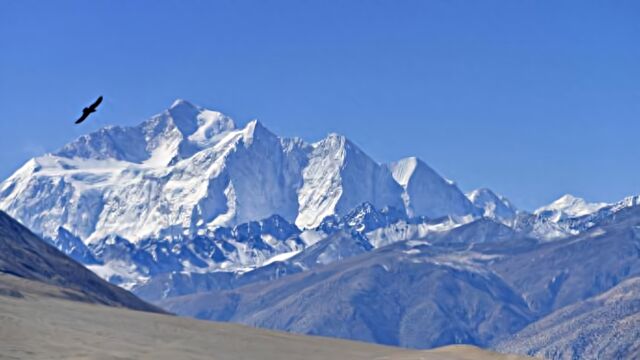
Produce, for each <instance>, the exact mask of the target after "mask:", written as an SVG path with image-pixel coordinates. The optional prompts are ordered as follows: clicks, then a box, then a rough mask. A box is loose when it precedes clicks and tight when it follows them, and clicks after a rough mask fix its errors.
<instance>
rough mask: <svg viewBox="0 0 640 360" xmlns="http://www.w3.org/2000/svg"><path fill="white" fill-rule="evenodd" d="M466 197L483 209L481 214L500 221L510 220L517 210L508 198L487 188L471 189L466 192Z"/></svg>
mask: <svg viewBox="0 0 640 360" xmlns="http://www.w3.org/2000/svg"><path fill="white" fill-rule="evenodd" d="M467 198H469V200H470V201H471V203H472V204H473V205H475V206H476V207H477V208H479V209H482V210H483V212H484V213H483V216H485V217H488V218H490V219H495V220H498V221H500V222H510V221H511V220H512V219H513V218H514V217H515V216H516V214H517V211H518V210H517V209H516V207H515V206H513V204H511V202H510V201H509V200H507V199H506V198H504V197H503V196H500V195H497V194H496V193H494V192H493V191H491V190H490V189H487V188H481V189H476V190H473V191H471V192H470V193H468V194H467Z"/></svg>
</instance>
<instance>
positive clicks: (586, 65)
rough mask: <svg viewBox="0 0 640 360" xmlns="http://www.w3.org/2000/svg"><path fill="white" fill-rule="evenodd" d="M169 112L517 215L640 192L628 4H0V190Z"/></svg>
mask: <svg viewBox="0 0 640 360" xmlns="http://www.w3.org/2000/svg"><path fill="white" fill-rule="evenodd" d="M99 94H102V95H104V96H105V102H104V103H103V106H102V108H101V109H100V111H99V113H97V114H96V115H97V116H95V118H93V119H90V121H88V122H87V123H86V124H83V126H74V125H73V121H74V120H75V119H76V118H77V117H78V115H79V111H80V110H81V109H82V107H83V106H85V105H86V104H87V103H89V102H91V101H93V100H94V98H95V97H96V96H97V95H99ZM175 98H185V99H188V100H190V101H192V102H193V103H196V104H199V105H201V106H205V107H208V108H213V109H217V110H220V111H223V112H226V113H227V114H229V115H231V116H232V117H234V118H235V119H236V120H237V122H239V123H244V122H246V121H248V120H250V119H251V118H255V117H257V118H259V119H260V120H261V121H262V122H263V123H264V124H265V125H266V126H267V127H268V128H270V129H271V130H272V131H274V132H275V133H277V134H280V135H285V136H293V135H297V136H301V137H302V138H304V139H306V140H310V141H312V140H317V139H320V138H321V137H323V136H325V135H326V134H327V133H329V132H338V133H341V134H344V135H346V136H347V137H349V138H350V139H352V140H353V141H354V142H355V143H357V144H358V145H360V146H361V147H362V148H363V149H364V150H365V151H366V152H367V153H369V154H370V155H371V156H372V157H374V158H375V159H376V160H378V161H381V162H387V161H392V160H395V159H399V158H402V157H405V156H410V155H416V156H419V157H421V158H422V159H424V160H425V161H426V162H427V163H429V164H431V165H432V166H433V167H434V168H435V169H436V170H438V171H439V172H441V173H442V174H443V175H445V176H446V177H448V178H450V179H453V180H455V181H456V182H457V183H458V184H459V185H460V187H461V188H462V189H463V190H470V189H473V188H475V187H481V186H484V187H490V188H492V189H494V190H495V191H497V192H499V193H502V194H504V195H506V196H507V197H509V198H510V199H512V201H514V202H515V203H516V205H519V206H520V207H522V208H528V209H531V208H535V207H536V206H539V205H541V204H544V203H546V202H549V201H550V200H553V199H554V198H556V197H558V196H560V195H562V194H564V193H567V192H570V193H574V194H576V195H578V196H584V197H586V198H587V199H589V200H594V201H595V200H598V201H615V200H618V199H620V198H622V197H624V196H625V195H629V194H640V166H638V160H639V159H640V150H639V146H638V143H639V140H640V2H638V1H624V0H621V1H584V0H583V1H558V0H553V1H551V0H550V1H527V0H522V1H513V0H504V1H491V0H490V1H473V0H468V1H455V0H440V1H428V0H419V1H391V0H389V1H374V0H371V1H320V0H318V1H304V0H302V1H267V0H259V1H112V0H108V1H106V0H105V1H22V0H21V1H17V0H16V1H8V0H0V177H2V178H4V177H6V176H8V175H9V174H10V173H11V172H12V171H14V170H15V169H16V168H18V167H19V166H20V165H21V164H22V163H23V162H25V161H26V160H27V159H29V158H30V157H32V156H34V155H39V154H41V153H43V152H45V151H53V150H55V149H57V148H58V147H60V146H61V145H63V144H65V143H66V142H68V141H70V140H72V139H73V138H75V137H77V136H79V135H81V134H83V133H86V132H89V131H91V130H95V129H97V128H98V127H101V126H104V125H107V124H125V125H126V124H136V123H138V122H140V121H142V120H143V119H145V118H147V117H148V116H150V115H152V114H154V113H157V112H160V111H161V110H163V109H164V108H166V107H168V106H169V105H170V104H171V102H172V101H173V100H174V99H175Z"/></svg>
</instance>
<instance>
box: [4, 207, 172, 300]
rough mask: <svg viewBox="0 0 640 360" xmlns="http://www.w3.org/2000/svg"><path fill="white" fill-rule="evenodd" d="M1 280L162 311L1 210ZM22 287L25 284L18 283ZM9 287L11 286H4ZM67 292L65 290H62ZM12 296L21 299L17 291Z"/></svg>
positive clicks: (84, 298)
mask: <svg viewBox="0 0 640 360" xmlns="http://www.w3.org/2000/svg"><path fill="white" fill-rule="evenodd" d="M0 274H2V277H1V278H0V279H1V280H0V281H2V282H3V283H5V282H11V283H16V281H17V280H15V279H12V278H14V277H15V278H20V279H21V280H25V281H31V282H33V283H41V284H45V286H47V287H57V288H59V289H60V290H61V291H60V292H58V294H59V296H63V297H67V298H70V299H73V300H78V301H84V302H91V303H98V304H104V305H109V306H117V307H125V308H129V309H134V310H143V311H151V312H162V311H161V310H160V309H159V308H157V307H155V306H153V305H150V304H148V303H146V302H144V301H142V300H140V299H139V298H137V297H136V296H135V295H133V294H131V293H129V292H127V291H125V290H123V289H121V288H119V287H117V286H115V285H111V284H109V283H108V282H106V281H104V280H102V279H101V278H100V277H98V276H97V275H96V274H94V273H92V272H91V271H89V270H87V269H86V268H85V267H84V266H82V265H81V264H79V263H77V262H76V261H74V260H73V259H71V258H70V257H68V256H67V255H65V254H63V253H62V252H60V251H59V250H57V249H56V248H54V247H53V246H51V245H49V244H47V243H46V242H45V241H43V240H42V239H40V238H39V237H37V236H36V235H34V234H33V233H32V232H31V231H29V230H28V229H27V228H26V227H24V226H22V225H21V224H19V223H18V222H17V221H15V220H14V219H12V218H11V217H10V216H8V215H7V214H5V213H4V212H2V211H0ZM18 282H20V283H22V284H24V283H25V282H24V281H18ZM3 288H5V289H6V288H10V287H3ZM65 290H66V291H65ZM13 295H14V296H20V294H19V290H18V292H17V293H14V294H13Z"/></svg>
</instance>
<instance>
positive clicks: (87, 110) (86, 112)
mask: <svg viewBox="0 0 640 360" xmlns="http://www.w3.org/2000/svg"><path fill="white" fill-rule="evenodd" d="M101 102H102V96H100V97H99V98H98V100H96V101H95V102H94V103H93V104H91V105H89V107H86V108H84V109H82V116H80V119H78V120H76V124H80V123H81V122H83V121H85V120H86V119H87V118H88V117H89V115H90V114H91V113H94V112H96V109H97V108H98V105H100V103H101Z"/></svg>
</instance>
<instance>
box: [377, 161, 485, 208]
mask: <svg viewBox="0 0 640 360" xmlns="http://www.w3.org/2000/svg"><path fill="white" fill-rule="evenodd" d="M388 167H389V169H390V171H391V173H392V174H393V178H394V179H395V181H396V182H397V183H398V184H399V185H400V186H402V188H403V194H402V199H403V202H404V206H405V208H406V209H407V213H408V215H409V216H420V215H423V216H428V217H430V218H438V217H442V216H447V215H451V216H458V217H463V216H468V215H479V211H478V210H477V209H476V208H475V207H474V206H473V204H472V203H471V202H470V201H469V199H467V197H466V196H465V195H464V194H463V193H462V192H461V191H460V189H458V187H457V186H456V185H455V184H454V183H453V182H451V181H448V180H446V179H444V178H443V177H442V176H440V175H438V173H436V172H435V171H434V170H433V169H431V168H430V167H429V166H428V165H427V164H425V163H424V162H423V161H422V160H420V159H418V158H415V157H409V158H405V159H402V160H400V161H398V162H394V163H392V164H390V165H389V166H388Z"/></svg>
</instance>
